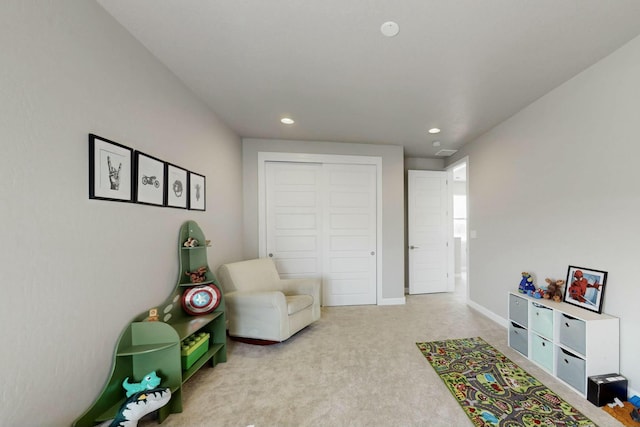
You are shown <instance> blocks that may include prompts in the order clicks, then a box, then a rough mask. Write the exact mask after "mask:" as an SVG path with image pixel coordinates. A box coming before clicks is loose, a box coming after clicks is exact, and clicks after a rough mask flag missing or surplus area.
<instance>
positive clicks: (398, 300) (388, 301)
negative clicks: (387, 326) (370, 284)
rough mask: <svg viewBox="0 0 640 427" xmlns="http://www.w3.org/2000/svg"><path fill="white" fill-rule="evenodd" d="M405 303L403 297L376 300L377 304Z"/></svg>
mask: <svg viewBox="0 0 640 427" xmlns="http://www.w3.org/2000/svg"><path fill="white" fill-rule="evenodd" d="M406 303H407V300H406V298H405V297H402V298H382V299H381V300H380V301H378V305H404V304H406Z"/></svg>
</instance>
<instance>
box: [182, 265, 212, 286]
mask: <svg viewBox="0 0 640 427" xmlns="http://www.w3.org/2000/svg"><path fill="white" fill-rule="evenodd" d="M206 272H207V267H206V266H202V267H200V268H199V269H197V270H195V271H185V273H184V274H186V275H187V276H189V279H190V280H191V283H202V282H204V281H205V279H206V278H205V273H206Z"/></svg>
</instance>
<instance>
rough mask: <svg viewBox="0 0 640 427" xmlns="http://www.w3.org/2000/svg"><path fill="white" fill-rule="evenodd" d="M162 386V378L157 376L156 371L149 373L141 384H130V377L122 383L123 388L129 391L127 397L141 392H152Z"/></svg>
mask: <svg viewBox="0 0 640 427" xmlns="http://www.w3.org/2000/svg"><path fill="white" fill-rule="evenodd" d="M159 385H160V377H158V376H157V375H156V371H153V372H149V373H148V374H147V375H145V376H144V378H143V379H142V381H140V382H139V383H130V382H129V377H127V378H125V379H124V381H123V382H122V387H123V388H124V389H125V390H126V391H127V397H131V395H133V394H136V393H138V392H140V391H144V390H151V389H152V388H156V387H158V386H159Z"/></svg>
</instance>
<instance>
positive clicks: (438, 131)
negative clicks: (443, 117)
mask: <svg viewBox="0 0 640 427" xmlns="http://www.w3.org/2000/svg"><path fill="white" fill-rule="evenodd" d="M429 133H440V129H438V128H431V129H429Z"/></svg>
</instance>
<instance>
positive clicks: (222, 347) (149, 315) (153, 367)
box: [73, 221, 227, 427]
mask: <svg viewBox="0 0 640 427" xmlns="http://www.w3.org/2000/svg"><path fill="white" fill-rule="evenodd" d="M189 238H194V239H196V240H198V242H205V241H206V240H205V237H204V234H203V233H202V230H200V227H199V226H198V224H197V223H196V222H195V221H187V222H186V223H184V224H183V225H182V227H181V228H180V233H179V238H178V247H179V250H178V261H179V264H180V270H179V271H180V273H179V275H180V277H179V278H178V283H177V284H176V286H175V288H174V291H173V292H172V293H171V295H169V297H168V298H167V299H166V300H165V301H164V303H162V304H161V305H160V306H158V307H155V308H153V309H151V310H149V311H146V312H144V313H141V314H140V315H138V316H137V317H136V318H134V319H133V321H132V322H131V323H129V324H128V325H127V327H126V328H125V329H124V331H123V332H122V334H121V335H120V338H119V340H118V345H117V346H116V349H115V351H114V356H113V364H112V366H111V372H110V375H109V378H108V380H107V383H106V385H105V387H104V389H103V390H102V392H101V393H100V394H99V396H98V397H97V398H96V400H95V402H94V403H93V404H92V405H91V407H90V408H89V409H87V411H86V412H85V413H84V414H82V415H81V416H80V417H79V418H78V419H76V420H75V421H74V423H73V426H77V427H93V426H94V425H96V424H97V423H99V422H103V421H107V420H110V419H113V418H114V417H115V416H116V414H117V412H118V410H119V409H120V406H121V405H122V403H123V402H124V401H125V390H124V389H123V387H122V382H123V381H124V379H125V378H127V377H128V378H129V381H130V382H139V381H140V380H141V379H142V377H143V376H144V375H146V374H148V373H149V372H151V371H156V373H157V375H158V376H159V377H160V378H161V379H162V382H161V383H160V387H168V388H170V389H171V400H170V401H169V403H168V404H166V405H165V406H163V407H161V408H160V409H159V410H158V421H159V422H162V421H164V420H165V419H166V418H167V416H169V414H171V413H177V412H182V387H183V385H184V383H185V382H186V381H187V380H188V379H189V378H191V377H192V376H193V375H194V374H195V373H196V372H197V371H198V370H199V369H200V368H202V367H203V366H205V365H206V364H207V363H208V364H210V365H211V367H213V366H215V365H216V364H217V363H221V362H226V361H227V341H226V340H227V337H226V316H225V302H224V295H223V294H222V289H221V288H220V286H219V285H218V282H217V280H216V278H215V276H214V274H213V273H212V272H211V271H210V269H209V267H208V264H207V246H196V247H184V246H183V244H184V242H185V241H186V240H187V239H189ZM200 267H206V270H207V271H206V273H205V281H204V282H202V283H190V281H189V276H188V275H187V274H186V273H187V272H190V271H194V270H197V269H198V268H200ZM202 285H210V286H214V285H215V286H216V287H217V288H218V289H219V290H220V303H219V305H218V306H217V307H216V309H215V310H214V311H213V312H211V313H207V314H202V315H196V316H192V315H190V314H187V313H186V312H185V311H184V310H183V308H182V297H183V293H184V292H187V291H188V290H189V289H190V288H192V287H197V286H202ZM197 332H205V333H207V334H209V341H208V348H207V350H206V352H204V354H203V355H202V356H200V357H199V358H198V359H197V360H196V361H195V362H193V365H191V366H190V367H189V368H188V369H186V370H183V369H182V362H181V352H180V348H181V347H180V345H181V342H182V340H184V339H185V338H187V337H189V336H190V335H192V334H195V333H197Z"/></svg>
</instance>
